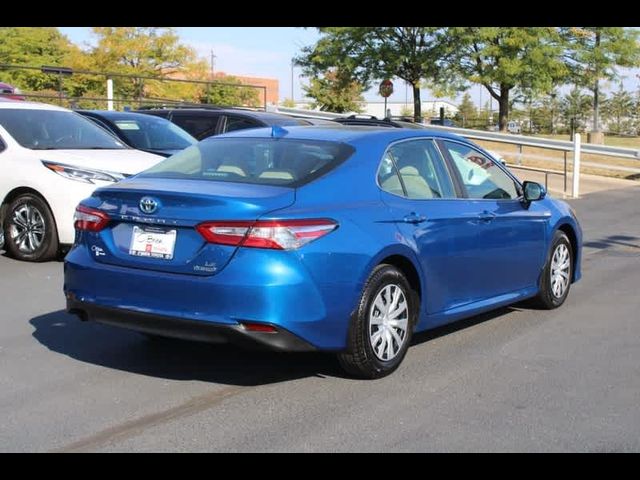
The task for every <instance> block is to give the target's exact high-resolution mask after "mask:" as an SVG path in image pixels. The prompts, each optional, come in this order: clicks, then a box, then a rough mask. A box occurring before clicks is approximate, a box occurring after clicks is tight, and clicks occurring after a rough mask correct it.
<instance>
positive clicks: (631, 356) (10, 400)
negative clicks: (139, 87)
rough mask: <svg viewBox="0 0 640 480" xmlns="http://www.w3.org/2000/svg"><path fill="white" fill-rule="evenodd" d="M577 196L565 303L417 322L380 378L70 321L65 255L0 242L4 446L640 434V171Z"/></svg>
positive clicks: (329, 443) (638, 442)
mask: <svg viewBox="0 0 640 480" xmlns="http://www.w3.org/2000/svg"><path fill="white" fill-rule="evenodd" d="M573 203H574V205H575V207H576V209H577V211H578V214H579V216H580V217H581V218H582V222H583V226H584V230H585V234H586V248H585V260H584V279H583V280H582V281H581V282H580V283H578V284H576V285H574V288H573V289H572V291H571V295H570V296H569V299H568V301H567V304H565V306H564V307H563V308H561V309H559V310H555V311H552V312H547V311H538V310H531V309H528V308H526V307H523V306H518V307H515V308H506V309H502V310H499V311H497V312H494V313H491V314H487V315H483V316H479V317H475V318H473V319H470V320H468V321H464V322H462V323H458V324H456V325H454V326H449V327H446V328H441V329H438V330H436V331H432V332H429V333H426V334H422V335H419V336H418V338H417V341H416V344H415V345H414V346H413V347H412V348H411V349H410V351H409V354H408V356H407V358H406V360H405V362H404V364H403V366H402V367H401V368H400V370H398V371H397V372H396V373H395V374H394V375H392V376H390V377H387V378H385V379H382V380H378V381H355V380H351V379H347V378H344V377H343V376H342V375H341V373H340V370H339V369H338V367H337V365H336V362H334V361H333V360H332V359H331V358H327V357H325V356H323V355H318V354H305V355H298V354H291V355H287V354H272V353H247V352H244V351H241V350H237V349H235V348H232V347H212V346H208V345H200V344H191V343H186V342H178V341H175V342H174V341H166V342H163V341H161V342H154V341H150V340H146V339H145V338H144V337H142V336H140V335H138V334H136V333H132V332H127V331H123V330H118V329H115V328H111V327H107V326H101V325H95V324H86V323H80V322H79V321H78V320H76V319H75V318H74V317H71V316H68V315H66V314H65V313H63V311H62V309H63V298H62V294H61V289H62V275H61V274H62V264H61V263H55V262H54V263H47V264H41V265H27V264H22V263H17V262H14V261H12V260H10V259H8V258H6V257H0V292H1V293H0V300H1V305H2V309H1V310H0V450H2V451H52V450H53V451H167V450H168V451H282V450H293V451H434V450H435V451H477V450H479V451H496V450H498V451H532V450H533V451H566V450H569V451H640V408H638V405H640V315H639V313H638V312H639V311H640V297H639V295H638V289H639V286H640V187H635V188H628V189H620V190H613V191H609V192H598V193H593V194H590V195H588V196H586V197H585V198H582V199H580V200H577V201H574V202H573Z"/></svg>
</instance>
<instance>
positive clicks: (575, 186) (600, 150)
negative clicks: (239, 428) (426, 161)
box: [267, 107, 640, 198]
mask: <svg viewBox="0 0 640 480" xmlns="http://www.w3.org/2000/svg"><path fill="white" fill-rule="evenodd" d="M267 110H268V111H272V112H276V113H282V114H284V115H290V116H292V117H303V118H315V119H323V120H331V119H334V118H338V117H347V116H349V115H351V114H350V113H347V114H340V113H334V112H322V111H319V110H307V109H302V108H287V107H268V108H267ZM423 125H424V124H423ZM424 127H425V128H428V129H432V130H441V131H446V132H451V133H455V134H457V135H460V136H461V137H465V138H469V139H473V140H484V141H487V142H497V143H505V144H511V145H516V146H518V153H517V158H518V165H508V166H509V167H512V168H518V169H523V170H531V171H537V172H542V173H544V174H545V186H547V185H546V184H547V183H548V175H549V174H553V175H563V176H564V191H565V194H566V193H567V154H568V153H569V152H571V153H572V166H573V172H574V174H573V175H572V178H573V182H572V189H571V193H572V195H571V196H572V197H573V198H578V196H579V193H580V157H581V153H587V154H594V155H604V156H610V157H618V158H624V159H632V160H640V150H635V149H632V148H623V147H610V146H605V145H594V144H590V143H588V144H582V143H581V141H580V140H581V139H580V134H576V135H575V136H574V141H573V142H571V141H564V140H551V139H548V138H537V137H529V136H526V135H513V134H510V133H498V132H485V131H482V130H470V129H467V128H458V127H444V126H440V125H424ZM523 147H536V148H543V149H547V150H556V151H561V152H564V172H563V173H560V172H558V171H554V170H545V169H538V168H530V167H523V166H520V162H521V158H522V149H523ZM589 165H590V166H595V165H593V164H589ZM608 167H609V168H611V169H613V170H625V171H633V172H636V171H638V172H640V163H639V165H638V170H636V169H635V168H632V167H621V166H613V165H611V166H607V165H606V164H604V165H601V168H605V169H606V168H608Z"/></svg>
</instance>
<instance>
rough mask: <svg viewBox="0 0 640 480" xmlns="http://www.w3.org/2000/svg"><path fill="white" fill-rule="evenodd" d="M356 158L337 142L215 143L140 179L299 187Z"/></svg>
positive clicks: (210, 141) (174, 158)
mask: <svg viewBox="0 0 640 480" xmlns="http://www.w3.org/2000/svg"><path fill="white" fill-rule="evenodd" d="M352 153H353V148H352V147H350V146H348V145H345V144H343V143H337V142H325V141H314V140H293V139H283V138H279V139H277V138H244V137H243V138H210V139H207V140H205V141H202V142H200V143H198V144H197V145H194V146H192V147H189V148H187V149H186V150H183V151H182V152H179V153H177V154H175V155H173V156H172V157H169V158H167V159H166V160H165V161H163V162H160V163H159V164H157V165H155V166H154V167H152V168H150V169H149V170H146V171H144V172H143V173H141V174H140V175H139V176H140V177H156V178H187V179H193V180H211V181H216V182H240V183H255V184H260V185H283V186H290V187H297V186H300V185H303V184H305V183H308V182H310V181H312V180H314V179H316V178H318V177H319V176H321V175H324V174H325V173H327V172H329V171H330V170H332V169H334V168H335V167H336V166H337V165H339V164H340V163H342V162H343V161H344V160H346V159H347V158H348V157H349V156H350V155H351V154H352Z"/></svg>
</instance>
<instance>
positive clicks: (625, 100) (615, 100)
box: [602, 82, 635, 134]
mask: <svg viewBox="0 0 640 480" xmlns="http://www.w3.org/2000/svg"><path fill="white" fill-rule="evenodd" d="M634 107H635V104H634V100H633V96H632V95H631V94H630V93H629V92H627V91H625V90H623V86H622V82H620V89H619V90H618V91H617V92H615V93H613V94H612V95H611V98H609V99H608V100H607V101H606V102H605V103H604V104H603V106H602V113H603V116H604V118H605V120H607V122H608V124H609V128H608V129H609V131H610V132H611V133H617V134H622V133H630V132H631V130H632V129H633V116H634Z"/></svg>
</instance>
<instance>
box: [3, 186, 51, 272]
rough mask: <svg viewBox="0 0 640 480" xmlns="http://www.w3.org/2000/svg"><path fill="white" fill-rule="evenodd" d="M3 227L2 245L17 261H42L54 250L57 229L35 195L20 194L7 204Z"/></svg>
mask: <svg viewBox="0 0 640 480" xmlns="http://www.w3.org/2000/svg"><path fill="white" fill-rule="evenodd" d="M3 230H4V233H5V235H4V237H5V248H6V250H7V252H8V253H9V254H10V255H11V256H12V257H14V258H17V259H18V260H25V261H29V262H43V261H46V260H50V259H52V258H53V257H55V256H56V254H57V252H58V248H59V245H58V232H57V230H56V224H55V221H54V219H53V214H52V213H51V210H49V206H48V205H47V204H46V202H45V201H44V200H42V198H40V197H38V196H37V195H33V194H30V193H28V194H24V195H20V196H19V197H17V198H15V199H14V200H13V201H12V202H11V203H10V204H9V207H8V208H7V212H6V215H5V219H4V225H3Z"/></svg>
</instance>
